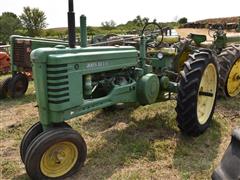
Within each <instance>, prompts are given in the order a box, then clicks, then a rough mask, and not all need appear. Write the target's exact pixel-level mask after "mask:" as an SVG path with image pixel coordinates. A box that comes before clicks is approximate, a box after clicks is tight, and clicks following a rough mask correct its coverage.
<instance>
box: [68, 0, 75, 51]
mask: <svg viewBox="0 0 240 180" xmlns="http://www.w3.org/2000/svg"><path fill="white" fill-rule="evenodd" d="M68 8H69V10H68V41H69V47H70V48H75V45H76V33H75V13H74V11H73V0H68Z"/></svg>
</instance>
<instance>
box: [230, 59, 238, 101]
mask: <svg viewBox="0 0 240 180" xmlns="http://www.w3.org/2000/svg"><path fill="white" fill-rule="evenodd" d="M227 93H228V95H229V96H231V97H234V96H236V95H238V94H239V93H240V58H239V59H238V60H237V61H236V62H235V63H234V64H233V66H232V69H231V71H230V72H229V75H228V79H227Z"/></svg>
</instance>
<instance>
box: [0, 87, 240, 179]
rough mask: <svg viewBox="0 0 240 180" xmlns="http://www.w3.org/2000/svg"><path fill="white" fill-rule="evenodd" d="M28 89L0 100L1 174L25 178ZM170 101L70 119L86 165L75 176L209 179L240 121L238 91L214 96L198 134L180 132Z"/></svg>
mask: <svg viewBox="0 0 240 180" xmlns="http://www.w3.org/2000/svg"><path fill="white" fill-rule="evenodd" d="M31 87H32V83H31ZM33 94H34V91H33V88H30V89H29V91H28V92H27V96H26V97H24V98H22V99H19V100H10V99H8V100H4V101H1V102H0V114H1V123H2V124H1V131H0V138H1V145H0V148H1V153H0V156H1V173H2V178H1V179H16V180H23V179H28V177H27V175H26V172H25V169H24V165H23V164H22V162H21V160H20V156H19V144H20V141H21V138H22V136H23V135H24V133H25V132H26V130H27V129H28V128H29V127H30V126H31V125H32V124H34V123H35V122H37V121H38V115H37V110H36V108H35V107H34V105H35V99H34V95H33ZM174 107H175V101H168V102H166V103H157V104H153V105H150V106H145V107H142V106H140V107H138V106H136V105H133V106H129V107H126V108H125V109H124V110H119V111H116V112H112V113H107V114H106V113H105V112H104V111H102V110H99V111H96V112H93V113H89V114H86V115H84V116H81V117H78V118H75V119H73V120H70V121H69V123H70V124H71V126H73V128H74V129H76V130H78V131H79V132H80V133H81V134H82V135H83V137H84V138H85V140H86V142H87V146H88V158H87V161H86V163H85V166H84V167H83V168H82V170H81V171H80V172H79V173H78V174H77V175H75V176H74V179H209V178H210V176H211V173H212V171H213V169H214V168H215V167H216V165H217V164H218V162H219V161H220V159H221V157H222V154H223V152H224V150H225V149H226V147H227V145H228V144H229V141H230V134H231V131H232V129H233V128H234V127H236V126H239V125H240V118H239V117H240V110H239V107H240V97H239V96H238V97H237V98H235V99H230V100H224V99H221V100H219V101H218V105H217V109H216V113H215V115H214V120H213V122H212V123H211V127H210V128H209V129H208V130H207V131H206V133H204V134H203V135H201V136H200V137H198V138H190V137H185V136H182V135H181V133H180V132H179V130H178V128H177V125H176V122H175V118H176V113H175V111H174ZM14 117H15V118H16V121H17V122H16V123H14ZM8 122H10V123H8Z"/></svg>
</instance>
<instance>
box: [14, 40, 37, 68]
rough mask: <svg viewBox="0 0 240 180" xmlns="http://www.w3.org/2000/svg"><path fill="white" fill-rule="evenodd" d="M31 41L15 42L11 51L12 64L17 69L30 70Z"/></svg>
mask: <svg viewBox="0 0 240 180" xmlns="http://www.w3.org/2000/svg"><path fill="white" fill-rule="evenodd" d="M31 51H32V50H31V41H24V40H16V41H15V43H14V49H13V58H14V60H13V62H14V64H15V65H16V66H18V67H24V68H31V61H30V53H31Z"/></svg>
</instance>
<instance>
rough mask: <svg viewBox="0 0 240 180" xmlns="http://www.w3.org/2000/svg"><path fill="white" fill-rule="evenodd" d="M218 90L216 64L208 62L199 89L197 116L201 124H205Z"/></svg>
mask: <svg viewBox="0 0 240 180" xmlns="http://www.w3.org/2000/svg"><path fill="white" fill-rule="evenodd" d="M216 91H217V71H216V68H215V66H214V65H213V64H212V63H211V64H208V66H207V67H206V69H205V70H204V73H203V75H202V79H201V82H200V86H199V89H198V99H197V116H198V121H199V123H200V124H202V125H203V124H205V123H206V122H207V120H208V118H209V116H210V114H211V112H212V107H213V104H214V100H215V96H216Z"/></svg>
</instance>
